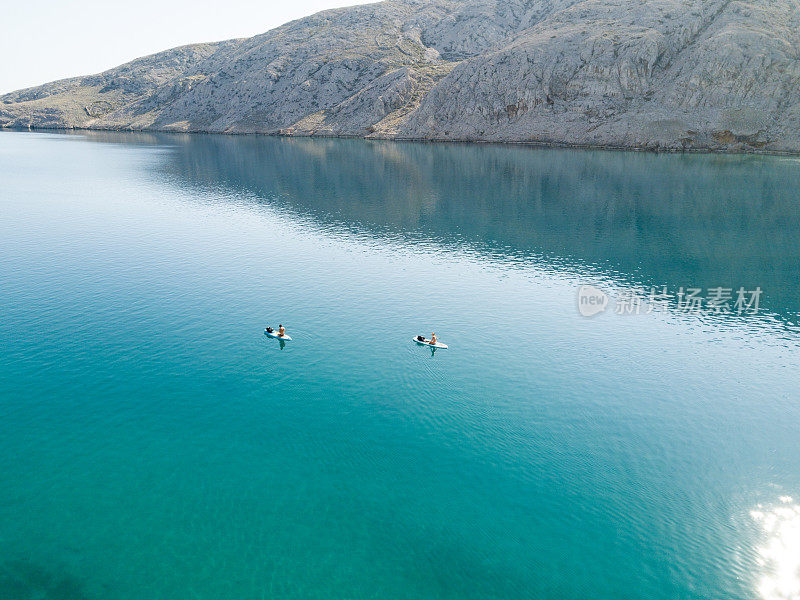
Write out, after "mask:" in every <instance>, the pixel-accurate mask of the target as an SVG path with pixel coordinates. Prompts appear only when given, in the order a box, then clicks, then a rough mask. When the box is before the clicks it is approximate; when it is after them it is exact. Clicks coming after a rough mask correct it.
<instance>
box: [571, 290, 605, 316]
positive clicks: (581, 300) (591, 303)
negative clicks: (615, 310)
mask: <svg viewBox="0 0 800 600" xmlns="http://www.w3.org/2000/svg"><path fill="white" fill-rule="evenodd" d="M606 308H608V294H606V293H605V292H604V291H603V290H601V289H598V288H596V287H594V286H593V285H582V286H580V287H579V288H578V311H579V312H580V313H581V314H582V315H583V316H584V317H593V316H594V315H596V314H598V313H601V312H603V311H604V310H605V309H606Z"/></svg>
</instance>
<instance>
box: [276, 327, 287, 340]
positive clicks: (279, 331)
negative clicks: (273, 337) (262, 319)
mask: <svg viewBox="0 0 800 600" xmlns="http://www.w3.org/2000/svg"><path fill="white" fill-rule="evenodd" d="M285 335H286V329H284V327H283V325H278V336H279V337H283V336H285Z"/></svg>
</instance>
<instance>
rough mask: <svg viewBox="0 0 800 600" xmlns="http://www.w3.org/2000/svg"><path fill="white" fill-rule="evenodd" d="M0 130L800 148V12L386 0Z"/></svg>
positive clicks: (32, 111) (71, 93)
mask: <svg viewBox="0 0 800 600" xmlns="http://www.w3.org/2000/svg"><path fill="white" fill-rule="evenodd" d="M0 126H4V127H32V128H39V127H56V128H91V129H133V130H165V131H211V132H221V133H280V134H284V135H350V136H361V137H382V138H416V139H436V140H489V141H514V142H546V143H559V144H580V145H592V146H619V147H641V148H672V149H680V148H701V149H717V150H740V151H741V150H768V151H790V152H800V0H738V1H736V0H386V1H384V2H380V3H377V4H371V5H365V6H357V7H351V8H345V9H337V10H331V11H325V12H322V13H318V14H316V15H312V16H310V17H307V18H304V19H300V20H298V21H293V22H291V23H288V24H286V25H283V26H282V27H278V28H277V29H274V30H272V31H269V32H267V33H264V34H262V35H258V36H255V37H253V38H249V39H241V40H230V41H227V42H220V43H213V44H199V45H193V46H185V47H182V48H176V49H173V50H168V51H166V52H161V53H159V54H154V55H152V56H148V57H145V58H140V59H138V60H135V61H133V62H131V63H128V64H126V65H122V66H120V67H117V68H115V69H111V70H110V71H106V72H104V73H100V74H98V75H91V76H87V77H78V78H73V79H67V80H63V81H58V82H55V83H50V84H46V85H43V86H40V87H36V88H31V89H27V90H22V91H18V92H13V93H11V94H7V95H5V96H2V97H0Z"/></svg>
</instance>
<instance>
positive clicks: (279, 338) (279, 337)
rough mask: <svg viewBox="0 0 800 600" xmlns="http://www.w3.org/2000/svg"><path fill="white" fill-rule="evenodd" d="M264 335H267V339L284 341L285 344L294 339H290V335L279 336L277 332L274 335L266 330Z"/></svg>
mask: <svg viewBox="0 0 800 600" xmlns="http://www.w3.org/2000/svg"><path fill="white" fill-rule="evenodd" d="M264 333H266V334H267V337H271V338H275V339H276V340H283V341H285V342H291V341H292V338H290V337H289V336H288V335H278V332H277V331H273V332H272V333H270V332H269V331H267V330H266V329H265V330H264Z"/></svg>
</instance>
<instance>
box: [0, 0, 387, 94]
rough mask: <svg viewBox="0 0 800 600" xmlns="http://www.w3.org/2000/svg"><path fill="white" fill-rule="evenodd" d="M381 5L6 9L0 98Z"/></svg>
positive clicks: (345, 0)
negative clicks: (186, 47) (316, 16)
mask: <svg viewBox="0 0 800 600" xmlns="http://www.w3.org/2000/svg"><path fill="white" fill-rule="evenodd" d="M372 1H375V0H285V1H275V0H261V1H260V2H252V1H251V2H245V1H243V0H223V1H220V0H214V1H213V2H212V1H211V0H129V1H128V2H125V3H122V2H116V1H114V0H106V1H100V0H74V1H72V2H70V1H65V0H51V1H37V0H30V1H26V0H21V1H17V2H12V3H8V6H5V7H4V8H3V20H2V24H0V56H2V60H0V94H2V93H5V92H10V91H13V90H17V89H20V88H24V87H30V86H33V85H38V84H40V83H45V82H48V81H53V80H54V79H61V78H63V77H72V76H74V75H87V74H90V73H97V72H100V71H103V70H105V69H108V68H110V67H115V66H117V65H119V64H121V63H124V62H127V61H129V60H132V59H134V58H138V57H139V56H144V55H146V54H152V53H153V52H158V51H159V50H166V49H167V48H172V47H174V46H180V45H182V44H190V43H194V42H212V41H217V40H225V39H229V38H235V37H249V36H251V35H255V34H257V33H263V32H265V31H267V30H268V29H272V28H273V27H277V26H278V25H281V24H283V23H286V22H287V21H291V20H292V19H297V18H299V17H304V16H306V15H309V14H311V13H314V12H317V11H319V10H324V9H326V8H334V7H337V6H348V5H353V4H366V3H368V2H372Z"/></svg>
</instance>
